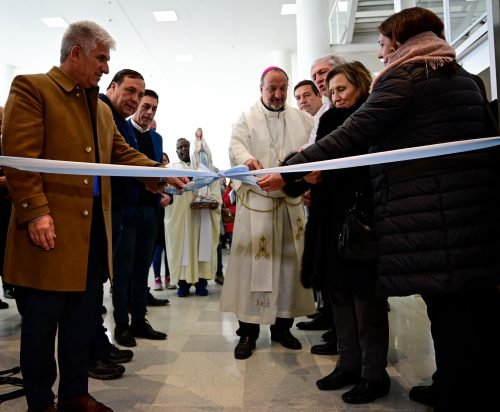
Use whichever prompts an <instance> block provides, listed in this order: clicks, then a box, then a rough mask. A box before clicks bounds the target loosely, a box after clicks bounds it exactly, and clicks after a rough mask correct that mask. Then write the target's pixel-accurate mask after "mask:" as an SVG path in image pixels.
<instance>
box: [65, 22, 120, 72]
mask: <svg viewBox="0 0 500 412" xmlns="http://www.w3.org/2000/svg"><path fill="white" fill-rule="evenodd" d="M97 44H102V45H104V46H107V47H109V48H110V49H112V50H114V49H115V46H116V43H115V40H114V39H113V38H112V37H111V36H110V35H109V33H108V32H107V31H106V30H104V29H103V28H102V27H101V26H99V25H98V24H97V23H94V22H92V21H88V20H84V21H76V22H74V23H71V24H70V25H69V26H68V28H67V29H66V31H65V32H64V35H63V38H62V43H61V57H60V61H61V63H63V62H64V61H65V60H66V59H67V58H68V56H69V54H70V52H71V49H72V48H73V47H74V46H80V47H81V48H82V50H83V52H84V53H85V54H86V55H88V54H89V53H90V51H91V50H93V49H95V48H96V47H97Z"/></svg>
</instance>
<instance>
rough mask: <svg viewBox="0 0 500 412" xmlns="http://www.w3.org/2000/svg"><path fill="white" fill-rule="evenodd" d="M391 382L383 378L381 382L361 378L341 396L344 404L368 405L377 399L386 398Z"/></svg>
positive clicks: (387, 377)
mask: <svg viewBox="0 0 500 412" xmlns="http://www.w3.org/2000/svg"><path fill="white" fill-rule="evenodd" d="M390 387H391V380H390V379H389V376H385V377H384V379H382V380H381V381H374V380H369V379H365V378H361V379H360V381H359V382H358V383H357V384H356V385H355V386H354V388H352V389H351V390H350V391H348V392H346V393H343V394H342V400H343V401H344V402H345V403H369V402H373V401H374V400H376V399H378V398H382V397H383V396H387V395H388V394H389V388H390Z"/></svg>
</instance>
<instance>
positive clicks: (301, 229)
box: [295, 217, 304, 240]
mask: <svg viewBox="0 0 500 412" xmlns="http://www.w3.org/2000/svg"><path fill="white" fill-rule="evenodd" d="M303 234H304V221H303V220H302V218H301V217H298V218H297V234H296V235H295V239H297V240H300V237H301V236H302V235H303Z"/></svg>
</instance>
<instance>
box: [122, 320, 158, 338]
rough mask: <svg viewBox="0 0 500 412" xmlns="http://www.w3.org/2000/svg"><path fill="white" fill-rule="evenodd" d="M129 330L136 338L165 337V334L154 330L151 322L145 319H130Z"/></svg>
mask: <svg viewBox="0 0 500 412" xmlns="http://www.w3.org/2000/svg"><path fill="white" fill-rule="evenodd" d="M130 332H131V333H132V336H135V337H136V338H144V339H151V340H164V339H167V334H166V333H163V332H159V331H157V330H154V329H153V327H152V326H151V324H150V323H149V322H148V321H147V320H146V319H132V324H131V325H130Z"/></svg>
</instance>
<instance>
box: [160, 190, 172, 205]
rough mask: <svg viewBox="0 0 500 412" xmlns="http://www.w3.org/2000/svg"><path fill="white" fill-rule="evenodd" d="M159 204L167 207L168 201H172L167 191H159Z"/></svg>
mask: <svg viewBox="0 0 500 412" xmlns="http://www.w3.org/2000/svg"><path fill="white" fill-rule="evenodd" d="M160 196H161V198H160V206H161V207H167V206H168V205H169V204H170V202H171V201H172V196H170V195H169V194H167V193H160Z"/></svg>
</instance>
